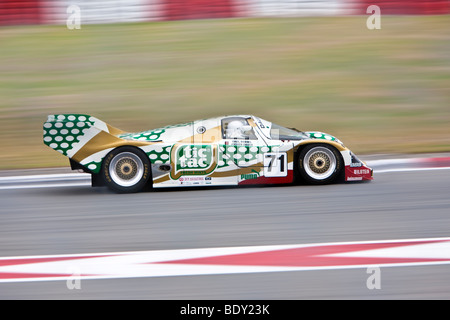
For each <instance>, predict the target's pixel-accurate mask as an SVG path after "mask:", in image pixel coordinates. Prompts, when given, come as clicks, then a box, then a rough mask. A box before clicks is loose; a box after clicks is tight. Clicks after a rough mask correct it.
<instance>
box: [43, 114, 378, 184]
mask: <svg viewBox="0 0 450 320" xmlns="http://www.w3.org/2000/svg"><path fill="white" fill-rule="evenodd" d="M234 118H236V119H245V121H246V122H247V123H248V125H249V126H251V135H249V136H248V137H247V138H245V139H236V138H233V139H230V138H228V137H226V136H225V135H224V128H225V127H224V126H225V125H226V123H227V121H228V120H233V119H234ZM271 126H272V123H271V122H269V121H266V120H263V119H261V118H258V117H255V116H251V115H237V116H225V117H217V118H211V119H205V120H198V121H193V122H189V123H184V124H178V125H171V126H165V127H162V128H157V129H152V130H148V131H142V132H136V133H130V132H124V131H122V130H120V129H117V128H115V127H112V126H110V125H108V124H106V123H105V122H103V121H101V120H99V119H97V118H95V117H92V116H89V115H82V114H61V115H50V116H48V119H47V121H46V122H45V123H44V143H45V144H46V145H48V146H49V147H50V148H52V149H54V150H56V151H58V152H60V153H61V154H63V155H64V156H66V157H68V158H69V159H70V163H71V167H72V169H82V170H83V171H85V172H87V173H90V174H92V177H93V179H92V181H93V185H94V186H96V185H102V180H101V179H100V177H99V174H100V172H101V169H102V163H103V159H104V158H105V157H106V155H108V153H109V152H111V151H112V150H114V149H115V148H118V147H121V146H131V147H135V148H139V149H140V150H142V151H143V152H145V154H146V155H147V157H148V159H149V161H150V163H151V170H152V184H153V187H156V188H158V187H171V186H195V185H246V184H284V183H292V182H294V180H295V177H296V174H295V171H296V161H297V160H296V156H297V153H298V152H299V150H301V148H303V147H304V146H306V145H308V144H311V143H314V144H327V145H331V146H332V147H334V148H335V149H336V150H337V151H338V152H339V154H340V156H341V157H342V160H343V165H344V167H343V168H342V177H343V179H344V180H345V181H355V180H372V179H373V170H372V169H371V168H369V167H368V166H367V165H366V164H365V163H364V162H362V161H361V160H359V159H358V158H357V157H356V156H355V155H354V154H353V153H352V152H351V151H350V150H349V149H348V148H346V147H345V146H344V145H343V143H342V142H341V141H339V140H338V139H337V138H335V137H333V136H331V135H328V134H326V133H322V132H303V133H302V135H301V136H300V137H299V138H297V139H293V140H289V139H281V138H282V137H280V138H279V139H274V138H273V132H272V134H271Z"/></svg>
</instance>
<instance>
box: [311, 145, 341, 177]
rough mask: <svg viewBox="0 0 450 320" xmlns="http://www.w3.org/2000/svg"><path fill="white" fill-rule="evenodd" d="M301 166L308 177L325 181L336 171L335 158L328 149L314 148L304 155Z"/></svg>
mask: <svg viewBox="0 0 450 320" xmlns="http://www.w3.org/2000/svg"><path fill="white" fill-rule="evenodd" d="M303 165H304V168H305V171H306V173H307V174H308V176H310V177H311V178H313V179H316V180H325V179H327V178H329V177H330V176H331V175H332V174H333V173H334V171H335V170H336V156H335V155H334V153H333V152H332V151H331V150H330V149H328V148H324V147H315V148H312V149H311V150H309V151H308V152H307V153H306V155H305V158H304V160H303Z"/></svg>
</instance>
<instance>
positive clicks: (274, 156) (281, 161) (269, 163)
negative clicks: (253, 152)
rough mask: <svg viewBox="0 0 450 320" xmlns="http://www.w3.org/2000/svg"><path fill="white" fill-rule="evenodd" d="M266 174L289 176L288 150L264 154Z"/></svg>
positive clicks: (269, 175) (267, 175)
mask: <svg viewBox="0 0 450 320" xmlns="http://www.w3.org/2000/svg"><path fill="white" fill-rule="evenodd" d="M264 176H266V177H286V176H287V153H286V152H279V153H265V154H264Z"/></svg>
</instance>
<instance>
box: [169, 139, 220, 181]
mask: <svg viewBox="0 0 450 320" xmlns="http://www.w3.org/2000/svg"><path fill="white" fill-rule="evenodd" d="M216 158H217V146H215V145H207V144H183V145H174V146H173V148H172V150H171V160H172V163H174V166H173V169H172V170H171V172H170V176H171V178H172V179H175V180H176V179H179V178H180V177H181V176H194V175H195V176H199V175H200V176H201V175H208V174H210V173H211V172H212V171H214V169H215V167H216V165H217V164H216Z"/></svg>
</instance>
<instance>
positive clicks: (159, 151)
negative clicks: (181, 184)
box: [147, 146, 172, 164]
mask: <svg viewBox="0 0 450 320" xmlns="http://www.w3.org/2000/svg"><path fill="white" fill-rule="evenodd" d="M171 148H172V146H165V147H162V146H155V149H154V150H151V151H149V152H147V156H148V158H149V159H150V161H151V162H152V163H155V164H168V163H170V149H171Z"/></svg>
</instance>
